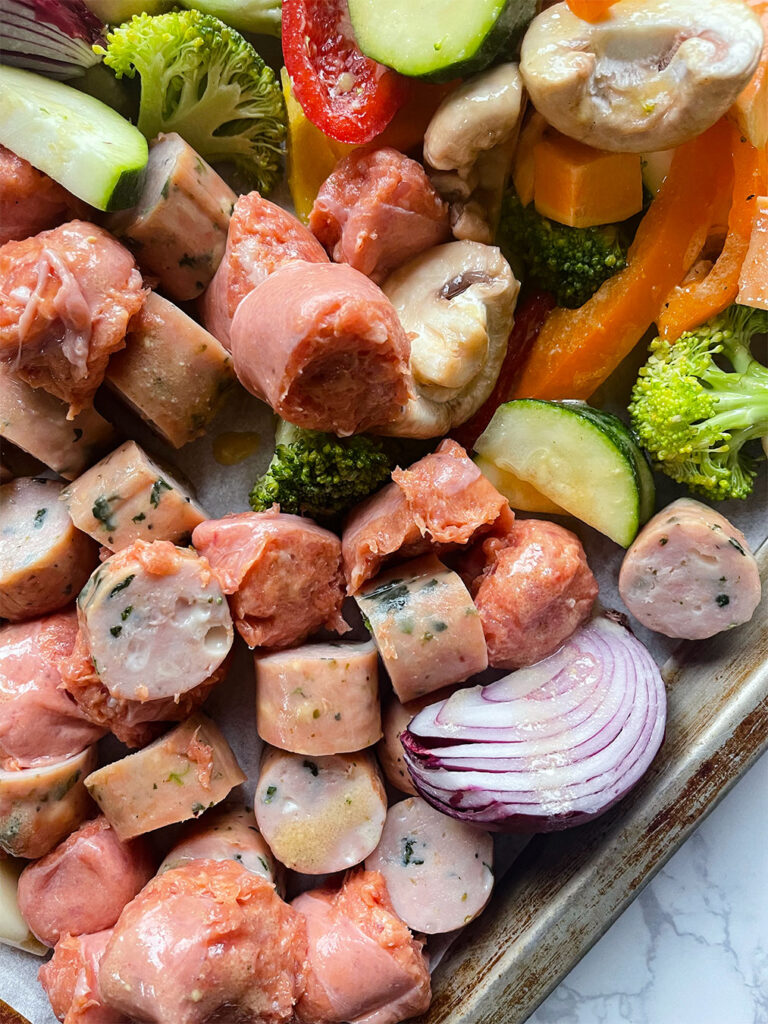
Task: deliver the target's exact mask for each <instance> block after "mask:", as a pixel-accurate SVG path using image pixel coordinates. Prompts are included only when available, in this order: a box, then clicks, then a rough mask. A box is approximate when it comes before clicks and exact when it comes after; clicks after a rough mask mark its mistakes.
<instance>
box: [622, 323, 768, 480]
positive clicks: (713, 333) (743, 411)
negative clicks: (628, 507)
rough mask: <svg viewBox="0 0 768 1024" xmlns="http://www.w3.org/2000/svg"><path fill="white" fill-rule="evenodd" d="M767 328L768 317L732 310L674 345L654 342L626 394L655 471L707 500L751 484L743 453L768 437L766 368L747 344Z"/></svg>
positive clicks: (752, 465) (748, 459) (751, 463)
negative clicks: (750, 443)
mask: <svg viewBox="0 0 768 1024" xmlns="http://www.w3.org/2000/svg"><path fill="white" fill-rule="evenodd" d="M766 331H768V312H766V311H765V310H759V309H752V308H751V307H749V306H738V305H733V306H730V307H729V309H727V310H726V311H725V313H722V314H720V315H719V316H717V317H714V318H713V319H712V320H710V321H709V322H708V323H705V324H703V325H702V326H701V327H698V328H696V330H695V331H686V332H685V333H684V334H682V335H681V336H680V337H679V338H678V340H677V341H676V342H674V343H673V344H670V343H669V342H667V341H663V340H662V339H661V338H656V340H655V341H654V342H653V343H652V344H651V355H650V358H649V359H648V361H647V362H646V364H645V366H643V367H642V368H641V370H640V374H639V376H638V378H637V381H636V383H635V386H634V389H633V391H632V402H631V404H630V406H629V411H630V414H631V416H632V423H633V426H634V428H635V430H636V431H637V434H638V436H639V437H640V440H641V441H642V443H643V444H644V445H645V447H646V449H647V450H648V452H649V453H650V455H651V457H652V459H653V460H654V462H655V463H656V464H657V466H658V467H659V469H661V470H663V472H664V473H666V474H667V476H670V477H672V479H673V480H677V481H678V483H682V484H686V485H687V486H688V487H689V488H690V489H691V490H693V491H698V492H699V493H701V494H704V495H706V496H707V497H709V498H711V499H715V500H720V499H723V498H745V497H746V496H747V495H748V494H749V493H750V492H751V491H752V488H753V485H754V478H755V474H756V459H754V458H753V457H752V456H751V455H749V454H748V453H747V452H745V451H744V450H743V448H744V445H745V444H746V443H747V442H748V441H750V440H752V439H753V438H757V437H763V436H765V435H766V434H768V367H765V366H763V365H762V364H761V363H759V362H757V360H755V359H753V357H752V353H751V351H750V342H751V339H752V336H753V335H755V334H762V333H764V332H766ZM718 357H719V362H724V361H725V360H727V361H728V362H730V364H731V368H728V369H723V368H722V367H721V366H720V365H719V362H718ZM723 357H725V360H724V359H723Z"/></svg>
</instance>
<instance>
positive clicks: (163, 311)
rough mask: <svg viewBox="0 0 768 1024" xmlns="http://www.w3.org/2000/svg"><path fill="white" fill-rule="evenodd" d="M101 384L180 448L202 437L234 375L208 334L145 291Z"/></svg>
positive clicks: (225, 354) (226, 358) (186, 317)
mask: <svg viewBox="0 0 768 1024" xmlns="http://www.w3.org/2000/svg"><path fill="white" fill-rule="evenodd" d="M106 380H107V383H108V384H109V385H110V386H111V387H112V388H113V389H114V390H115V391H116V392H117V393H118V395H119V396H120V397H121V398H122V399H123V401H125V402H127V403H128V405H129V406H130V407H131V408H132V409H133V410H134V411H135V412H137V413H138V414H139V416H141V418H142V419H143V420H144V421H145V422H146V423H148V424H149V426H150V427H152V429H153V430H155V431H156V432H157V433H158V434H159V435H160V436H161V437H162V438H165V440H166V441H168V442H169V443H170V444H172V445H173V446H174V448H181V446H182V445H185V444H187V442H189V441H194V439H195V438H196V437H201V436H202V435H203V434H204V433H205V431H206V429H207V428H208V426H209V424H210V422H211V420H212V419H213V417H214V416H215V415H216V413H217V412H218V411H219V409H220V408H221V403H222V402H223V400H224V397H225V395H226V393H227V391H228V390H229V388H230V387H231V386H232V384H233V383H234V380H235V371H234V370H233V368H232V360H231V359H230V357H229V355H228V354H227V352H226V350H225V349H224V348H222V346H221V345H220V344H219V343H218V341H216V339H215V338H214V337H213V335H212V334H209V333H208V331H206V330H205V329H204V328H202V327H201V326H200V325H199V324H198V323H196V322H195V321H194V320H193V319H192V318H191V317H188V316H187V314H186V313H182V311H181V310H180V309H178V307H176V306H174V305H173V303H171V302H168V300H167V299H164V298H162V296H160V295H157V294H156V293H155V292H150V293H149V295H148V296H147V300H146V302H145V303H144V306H143V308H142V310H141V312H140V313H137V314H136V316H135V317H134V318H133V320H131V323H130V325H129V329H128V334H127V336H126V339H125V348H124V349H123V350H122V351H121V352H117V353H116V354H115V355H114V356H113V357H112V358H111V359H110V361H109V366H108V368H107V376H106Z"/></svg>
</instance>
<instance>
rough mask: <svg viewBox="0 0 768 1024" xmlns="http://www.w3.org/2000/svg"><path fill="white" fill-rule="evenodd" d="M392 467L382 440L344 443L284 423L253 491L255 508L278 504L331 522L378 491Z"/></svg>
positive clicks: (345, 440)
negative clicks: (272, 452) (269, 458)
mask: <svg viewBox="0 0 768 1024" xmlns="http://www.w3.org/2000/svg"><path fill="white" fill-rule="evenodd" d="M393 468H394V462H393V459H392V454H391V452H390V450H389V448H388V446H387V445H386V443H385V442H384V441H383V440H380V439H379V438H374V437H366V436H365V435H364V434H357V435H355V436H354V437H344V438H340V437H335V436H334V435H333V434H325V433H323V432H322V431H319V430H304V429H303V428H301V427H295V426H293V425H292V424H290V423H284V422H282V421H281V422H280V423H279V424H278V427H277V431H276V432H275V454H274V455H273V457H272V461H271V462H270V464H269V466H268V467H267V472H266V473H265V474H264V476H262V477H261V478H260V479H258V480H257V481H256V483H255V484H254V486H253V490H252V491H251V494H250V502H251V508H252V509H253V510H254V511H255V512H263V511H264V510H265V509H267V508H269V506H270V505H272V504H273V503H275V502H276V503H277V504H279V505H280V509H281V511H283V512H292V513H293V514H294V515H303V516H311V518H312V519H317V520H320V521H322V522H327V521H328V520H330V519H335V518H336V517H337V516H340V515H341V514H342V513H343V512H346V511H347V509H349V508H351V507H352V506H353V505H356V504H357V502H359V501H362V500H363V498H366V497H368V495H369V494H372V493H373V491H376V490H378V488H379V487H381V486H382V484H383V483H384V482H385V481H386V480H387V478H388V477H389V474H390V472H391V471H392V469H393Z"/></svg>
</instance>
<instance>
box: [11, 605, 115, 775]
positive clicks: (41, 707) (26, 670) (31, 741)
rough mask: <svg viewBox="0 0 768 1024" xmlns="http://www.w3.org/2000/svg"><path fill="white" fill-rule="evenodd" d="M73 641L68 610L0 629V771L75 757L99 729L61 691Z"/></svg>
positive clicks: (74, 624) (74, 619) (71, 614)
mask: <svg viewBox="0 0 768 1024" xmlns="http://www.w3.org/2000/svg"><path fill="white" fill-rule="evenodd" d="M76 636H77V615H76V614H75V612H74V610H72V611H67V612H59V613H58V614H56V615H49V616H47V617H46V618H44V619H35V620H34V621H33V622H24V623H17V624H15V625H8V626H4V627H2V628H0V767H1V768H4V769H5V770H6V771H13V770H15V769H18V768H33V767H35V766H38V765H42V764H48V763H50V762H51V761H60V760H61V759H62V758H67V757H71V756H72V755H74V754H78V753H80V751H81V750H84V749H85V748H86V747H87V746H89V745H90V744H91V743H95V742H96V740H98V739H99V738H100V737H101V736H102V735H103V732H104V730H103V729H102V728H100V727H99V726H98V725H95V724H93V723H92V722H90V721H88V720H87V719H86V717H85V716H84V715H83V713H82V711H81V710H80V708H79V707H78V706H77V704H76V703H75V702H74V701H73V700H72V698H71V697H70V696H69V695H68V694H67V693H66V691H65V690H64V689H63V688H62V677H61V672H60V670H59V666H60V664H61V661H62V659H63V658H66V657H68V656H69V655H71V653H72V649H73V647H74V645H75V638H76Z"/></svg>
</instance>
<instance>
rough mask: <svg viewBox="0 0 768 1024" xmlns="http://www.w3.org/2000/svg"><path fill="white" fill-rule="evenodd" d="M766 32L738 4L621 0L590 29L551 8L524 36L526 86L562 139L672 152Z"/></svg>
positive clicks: (710, 114) (738, 77) (727, 94)
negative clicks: (564, 136)
mask: <svg viewBox="0 0 768 1024" xmlns="http://www.w3.org/2000/svg"><path fill="white" fill-rule="evenodd" d="M762 45H763V33H762V29H761V27H760V22H759V21H758V19H757V17H756V16H755V14H754V13H753V12H752V11H750V9H749V7H747V5H746V4H745V3H742V2H741V0H696V2H695V3H694V2H692V0H657V2H656V3H647V0H619V3H616V4H614V5H613V6H612V7H611V8H610V11H609V13H608V14H607V16H606V17H605V18H603V19H602V20H601V21H597V22H594V23H590V22H587V21H583V20H582V19H581V18H578V17H576V15H575V14H573V13H571V11H570V10H569V8H568V6H567V5H566V4H565V3H558V4H555V5H554V7H550V8H549V9H548V10H546V11H543V12H542V13H541V14H540V15H538V17H536V18H535V19H534V20H533V22H532V23H531V25H530V26H529V28H528V31H527V33H526V35H525V38H524V40H523V46H522V54H521V59H520V71H521V72H522V76H523V80H524V82H525V86H526V88H527V89H528V92H529V93H530V96H531V100H532V101H533V104H534V106H535V107H536V109H537V110H538V111H539V112H540V113H542V114H543V115H544V117H546V119H547V120H548V121H549V122H550V123H551V124H553V125H554V126H555V127H556V128H558V129H559V130H560V131H561V132H563V133H564V134H566V135H570V136H572V137H573V138H574V139H579V140H580V141H581V142H585V143H587V144H588V145H590V146H595V147H597V148H599V149H607V150H612V151H615V152H630V153H641V152H645V151H648V150H657V149H669V148H671V147H673V146H679V145H680V144H681V143H683V142H686V141H687V140H688V139H691V138H693V137H694V136H696V135H699V134H700V133H701V132H702V131H704V130H705V129H706V128H708V127H709V126H710V125H712V124H714V122H715V121H716V120H717V119H718V118H719V117H720V116H721V115H722V114H724V113H725V112H726V110H727V109H728V108H729V107H730V106H731V104H732V103H733V102H734V100H735V99H736V97H737V96H738V94H739V92H740V91H741V89H742V88H743V87H744V86H745V85H746V83H747V82H748V81H749V79H750V77H751V75H752V73H753V72H754V70H755V68H756V67H757V63H758V59H759V57H760V51H761V48H762Z"/></svg>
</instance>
